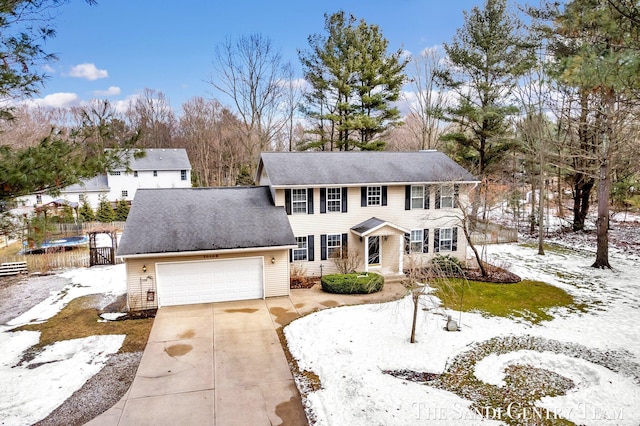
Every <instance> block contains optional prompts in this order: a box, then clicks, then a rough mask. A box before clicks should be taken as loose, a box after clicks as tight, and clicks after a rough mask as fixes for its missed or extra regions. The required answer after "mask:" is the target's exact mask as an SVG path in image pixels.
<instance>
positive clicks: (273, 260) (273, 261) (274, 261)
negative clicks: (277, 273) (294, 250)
mask: <svg viewBox="0 0 640 426" xmlns="http://www.w3.org/2000/svg"><path fill="white" fill-rule="evenodd" d="M271 263H272V264H274V263H276V258H275V257H273V256H272V257H271Z"/></svg>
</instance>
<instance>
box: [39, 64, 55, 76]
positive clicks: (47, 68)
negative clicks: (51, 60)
mask: <svg viewBox="0 0 640 426" xmlns="http://www.w3.org/2000/svg"><path fill="white" fill-rule="evenodd" d="M42 68H44V71H45V72H47V73H49V74H55V73H56V70H55V69H54V68H53V67H52V66H51V65H47V64H45V65H44V66H43V67H42Z"/></svg>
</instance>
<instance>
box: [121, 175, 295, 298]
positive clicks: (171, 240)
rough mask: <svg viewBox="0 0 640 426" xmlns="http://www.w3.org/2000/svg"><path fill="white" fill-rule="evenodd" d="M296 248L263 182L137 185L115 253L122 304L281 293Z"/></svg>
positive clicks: (284, 218)
mask: <svg viewBox="0 0 640 426" xmlns="http://www.w3.org/2000/svg"><path fill="white" fill-rule="evenodd" d="M293 247H297V243H296V239H295V238H294V236H293V232H292V231H291V226H290V225H289V220H288V218H287V215H286V212H285V210H284V208H283V207H276V206H274V204H273V201H272V198H271V193H270V191H269V188H268V187H229V188H182V189H139V190H138V191H136V195H135V198H134V199H133V202H132V204H131V211H130V212H129V217H128V218H127V222H126V224H125V229H124V232H123V233H122V238H121V239H120V244H119V247H118V252H117V256H118V257H120V258H122V259H124V261H125V263H126V270H127V303H128V306H129V309H130V310H146V309H155V308H158V307H162V306H175V305H186V304H197V303H212V302H226V301H232V300H248V299H263V298H266V297H273V296H288V295H289V261H288V260H289V250H290V249H291V248H293Z"/></svg>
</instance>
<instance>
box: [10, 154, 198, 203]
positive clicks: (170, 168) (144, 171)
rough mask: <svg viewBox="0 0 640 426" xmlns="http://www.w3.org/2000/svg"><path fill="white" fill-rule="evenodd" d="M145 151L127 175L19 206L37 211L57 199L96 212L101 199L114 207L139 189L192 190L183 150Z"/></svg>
mask: <svg viewBox="0 0 640 426" xmlns="http://www.w3.org/2000/svg"><path fill="white" fill-rule="evenodd" d="M136 151H139V150H136ZM144 151H145V153H146V154H145V156H144V157H142V158H137V159H136V158H133V155H131V159H130V162H129V169H130V170H129V171H127V170H126V168H125V167H121V168H117V169H114V170H112V171H111V172H109V173H108V174H103V175H98V176H96V177H94V178H93V179H89V180H86V181H84V182H82V183H80V184H77V185H71V186H68V187H66V188H63V189H62V190H61V191H60V194H59V195H58V196H56V197H52V196H50V195H48V194H47V193H45V192H43V193H37V194H31V195H27V196H24V197H19V198H18V202H22V203H24V205H25V206H28V207H29V206H32V207H38V206H41V205H43V204H47V203H49V202H51V201H53V200H56V199H60V198H62V199H65V200H67V201H69V202H74V203H80V204H82V202H83V200H84V199H86V200H87V202H88V203H89V204H90V205H91V207H92V208H94V209H95V208H97V207H98V202H99V199H100V196H101V195H105V196H106V197H107V200H109V201H111V202H112V203H115V202H116V201H118V200H123V199H124V200H127V201H131V200H133V197H134V196H135V194H136V191H137V190H138V189H140V188H190V187H191V163H190V162H189V157H187V152H186V150H184V149H173V148H171V149H145V150H144Z"/></svg>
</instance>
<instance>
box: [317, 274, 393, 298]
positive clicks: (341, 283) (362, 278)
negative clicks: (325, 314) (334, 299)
mask: <svg viewBox="0 0 640 426" xmlns="http://www.w3.org/2000/svg"><path fill="white" fill-rule="evenodd" d="M321 283H322V290H323V291H326V292H327V293H337V294H369V293H375V292H377V291H380V290H382V287H383V286H384V277H383V276H382V275H380V274H375V273H373V272H369V273H367V274H364V273H362V274H358V273H353V274H331V275H325V276H323V277H322V280H321Z"/></svg>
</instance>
